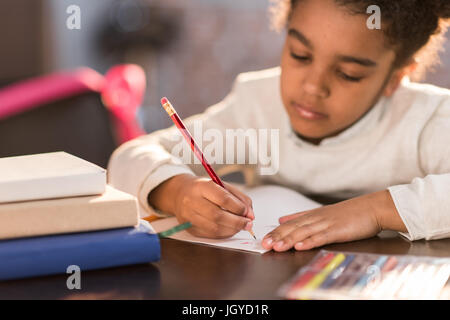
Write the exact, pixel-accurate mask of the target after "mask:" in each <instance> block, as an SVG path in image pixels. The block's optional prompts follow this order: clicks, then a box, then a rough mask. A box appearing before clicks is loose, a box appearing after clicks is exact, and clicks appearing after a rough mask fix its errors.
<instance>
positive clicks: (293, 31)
mask: <svg viewBox="0 0 450 320" xmlns="http://www.w3.org/2000/svg"><path fill="white" fill-rule="evenodd" d="M288 35H289V36H291V37H294V38H295V39H297V40H299V41H300V42H301V43H303V44H304V45H305V46H306V47H308V48H309V49H311V50H313V49H314V47H313V45H312V43H311V41H309V40H308V38H306V37H305V36H304V35H303V33H301V32H300V31H298V30H296V29H294V28H290V29H289V30H288Z"/></svg>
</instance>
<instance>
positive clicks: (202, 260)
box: [0, 232, 450, 300]
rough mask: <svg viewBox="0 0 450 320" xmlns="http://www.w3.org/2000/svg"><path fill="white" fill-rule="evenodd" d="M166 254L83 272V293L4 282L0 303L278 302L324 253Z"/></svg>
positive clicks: (397, 243)
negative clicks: (297, 275) (143, 261)
mask: <svg viewBox="0 0 450 320" xmlns="http://www.w3.org/2000/svg"><path fill="white" fill-rule="evenodd" d="M322 248H323V249H328V250H342V251H354V252H369V253H381V254H402V255H405V254H409V255H425V256H437V257H449V256H450V239H445V240H434V241H416V242H409V241H407V240H405V239H404V238H402V237H401V236H399V235H398V234H396V233H389V232H384V233H381V234H380V235H378V236H377V237H374V238H371V239H367V240H361V241H355V242H350V243H343V244H333V245H328V246H324V247H322ZM161 250H162V258H161V260H160V261H159V262H157V263H154V264H145V265H135V266H127V267H120V268H112V269H105V270H93V271H84V272H83V271H82V273H81V290H69V289H67V287H66V280H67V277H68V276H69V275H57V276H47V277H40V278H33V279H23V280H13V281H5V282H0V299H173V300H178V299H179V300H185V299H237V300H240V299H279V298H280V297H278V296H277V294H276V293H277V290H278V288H279V287H280V286H281V285H282V284H283V283H284V282H285V281H287V280H289V279H290V278H291V277H292V276H293V275H294V274H295V272H296V271H297V270H298V269H299V268H300V267H302V266H304V265H305V264H307V263H308V262H309V261H310V260H311V259H312V258H313V257H314V255H315V254H316V253H317V252H318V251H319V250H318V249H315V250H310V251H306V252H295V251H289V252H284V253H276V252H267V253H266V254H263V255H260V254H255V253H247V252H240V251H232V250H225V249H218V248H213V247H209V246H204V245H197V244H190V243H185V242H180V241H176V240H170V239H164V240H162V241H161ZM0 263H1V262H0Z"/></svg>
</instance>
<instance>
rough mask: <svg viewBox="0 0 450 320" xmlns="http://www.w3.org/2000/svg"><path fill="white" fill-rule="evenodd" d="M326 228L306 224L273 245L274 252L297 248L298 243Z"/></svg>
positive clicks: (314, 224) (318, 224)
mask: <svg viewBox="0 0 450 320" xmlns="http://www.w3.org/2000/svg"><path fill="white" fill-rule="evenodd" d="M323 229H324V227H323V226H322V225H321V224H320V223H313V224H305V225H303V226H301V227H299V228H296V229H295V230H293V231H292V232H290V233H289V234H287V235H285V236H284V237H283V238H281V239H280V240H278V241H277V242H275V243H274V244H273V250H275V251H286V250H289V249H291V248H292V247H294V246H295V244H296V243H298V242H302V241H303V240H305V239H307V238H309V237H311V236H314V235H316V234H319V233H321V231H323Z"/></svg>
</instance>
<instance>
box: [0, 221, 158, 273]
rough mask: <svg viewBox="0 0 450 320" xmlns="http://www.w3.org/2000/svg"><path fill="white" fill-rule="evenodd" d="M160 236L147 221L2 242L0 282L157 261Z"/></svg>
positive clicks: (0, 242)
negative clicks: (70, 268)
mask: <svg viewBox="0 0 450 320" xmlns="http://www.w3.org/2000/svg"><path fill="white" fill-rule="evenodd" d="M160 257H161V248H160V244H159V237H158V235H157V234H155V233H154V230H153V229H152V227H151V226H150V224H149V223H148V222H147V221H144V220H140V223H139V225H138V226H137V227H134V228H133V227H129V228H120V229H112V230H102V231H95V232H83V233H71V234H62V235H52V236H43V237H32V238H21V239H14V240H2V241H0V280H7V279H19V278H27V277H34V276H43V275H50V274H58V273H66V272H67V267H68V266H70V265H77V266H78V267H80V270H81V272H83V271H85V270H93V269H102V268H109V267H116V266H123V265H131V264H138V263H147V262H155V261H158V260H159V259H160Z"/></svg>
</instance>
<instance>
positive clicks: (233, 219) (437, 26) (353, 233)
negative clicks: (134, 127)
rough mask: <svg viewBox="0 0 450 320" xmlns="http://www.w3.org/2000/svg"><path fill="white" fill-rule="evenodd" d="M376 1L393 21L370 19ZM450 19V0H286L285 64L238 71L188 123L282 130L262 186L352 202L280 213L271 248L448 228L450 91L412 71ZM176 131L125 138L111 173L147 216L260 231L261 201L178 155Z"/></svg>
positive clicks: (210, 233) (205, 230)
mask: <svg viewBox="0 0 450 320" xmlns="http://www.w3.org/2000/svg"><path fill="white" fill-rule="evenodd" d="M371 5H377V6H378V7H379V8H380V9H381V22H382V24H381V29H372V28H368V24H367V20H368V19H369V17H370V14H367V13H366V12H367V8H368V7H369V6H371ZM448 18H450V3H449V2H448V0H426V1H424V0H397V1H391V0H279V1H278V5H277V7H276V10H275V20H277V22H278V23H281V24H282V25H283V26H286V28H287V34H286V41H285V45H284V47H283V51H282V58H281V64H280V67H279V68H274V69H270V70H263V71H259V72H252V73H246V74H242V75H240V76H239V77H238V78H237V80H236V82H235V84H234V87H233V89H232V91H231V93H230V94H229V95H228V96H227V97H226V98H225V99H224V100H223V101H222V102H221V103H219V104H217V105H215V106H213V107H211V108H209V109H208V110H207V111H205V112H204V113H203V114H200V115H196V116H192V117H190V118H188V119H187V120H186V125H187V127H188V129H189V130H190V131H191V132H192V130H193V128H194V125H195V123H200V124H201V125H202V128H203V130H208V129H214V130H216V131H217V130H219V132H221V133H224V132H225V131H226V130H227V129H250V128H254V129H278V130H279V141H278V148H277V149H278V150H279V154H277V155H272V156H278V157H279V170H278V171H277V172H275V173H274V174H272V175H260V176H259V178H260V181H261V183H271V184H280V185H284V186H287V187H290V188H292V189H295V190H297V191H299V192H301V193H303V194H305V195H310V196H312V195H323V196H328V197H334V198H338V199H342V200H344V199H347V200H344V201H341V202H338V203H335V204H332V205H327V206H323V207H320V208H317V209H314V210H310V211H305V212H299V213H296V214H293V215H289V216H285V217H283V218H281V219H280V226H279V227H278V228H276V229H275V230H273V231H272V232H270V233H269V234H267V235H266V236H265V238H264V239H263V243H262V244H263V246H264V247H265V248H267V249H273V250H276V251H285V250H288V249H291V248H295V249H296V250H307V249H311V248H314V247H318V246H322V245H324V244H327V243H332V242H345V241H351V240H357V239H363V238H368V237H372V236H374V235H376V234H377V233H378V232H380V231H381V230H396V231H399V232H400V233H401V234H402V235H404V236H405V237H407V238H408V239H410V240H417V239H427V240H429V239H439V238H444V237H450V197H449V194H450V91H449V90H445V89H442V88H438V87H435V86H431V85H425V84H419V83H412V82H409V80H408V79H409V76H410V75H417V74H418V73H421V72H422V71H423V69H424V68H425V67H427V66H428V61H433V60H434V61H435V60H436V51H437V49H438V45H439V40H440V39H442V35H443V33H444V32H445V26H444V22H445V21H448V20H446V19H448ZM176 136H179V135H178V132H177V129H176V128H175V127H172V128H169V129H165V130H160V131H157V132H154V133H152V134H149V135H147V136H144V137H141V138H139V139H136V140H133V141H130V142H128V143H126V144H124V145H122V146H121V147H119V148H118V149H117V150H116V151H115V153H114V154H113V155H112V157H111V161H110V164H109V175H110V176H109V179H110V183H112V184H113V185H115V186H116V187H117V188H119V189H122V190H124V191H127V192H130V193H132V194H135V195H137V197H138V198H139V201H140V204H141V206H142V209H143V210H145V212H147V213H148V214H154V215H161V214H163V213H165V214H173V215H175V216H176V217H177V218H178V220H179V221H180V222H185V221H190V222H192V224H193V226H194V227H193V228H191V230H190V232H192V233H193V234H194V235H197V236H204V237H213V238H222V237H229V236H231V235H233V234H235V233H236V232H238V231H240V230H242V229H245V230H249V229H250V228H251V227H252V220H253V219H254V213H253V210H252V205H251V200H250V199H249V198H248V197H247V196H246V195H245V194H243V193H242V192H240V191H239V190H237V189H236V188H234V187H233V186H231V185H229V184H227V185H226V187H227V190H224V189H223V188H221V187H219V186H218V185H216V184H215V183H214V182H212V181H210V180H209V179H206V178H204V177H199V176H200V175H205V172H204V169H203V167H201V165H194V164H188V163H182V162H181V161H180V159H179V158H178V157H176V156H174V155H172V153H173V150H174V148H175V147H176V146H177V143H178V144H179V143H185V142H184V141H182V140H181V138H180V139H175V137H176ZM205 141H206V139H205ZM225 142H226V143H227V141H225ZM228 142H229V141H228ZM203 145H204V146H205V145H206V143H204V144H203ZM249 149H250V150H255V148H252V147H251V146H249ZM171 152H172V153H171ZM226 152H227V151H226V150H224V153H226ZM251 152H254V151H250V156H251V155H252V154H251ZM225 156H226V155H224V158H225ZM248 158H249V157H247V158H246V160H247V163H248ZM223 166H224V165H221V164H218V163H216V164H213V167H214V169H215V170H218V169H220V168H221V167H223ZM260 168H261V164H260V163H258V164H257V165H256V169H260ZM257 172H258V171H257ZM259 172H260V171H259ZM274 200H275V199H274Z"/></svg>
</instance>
